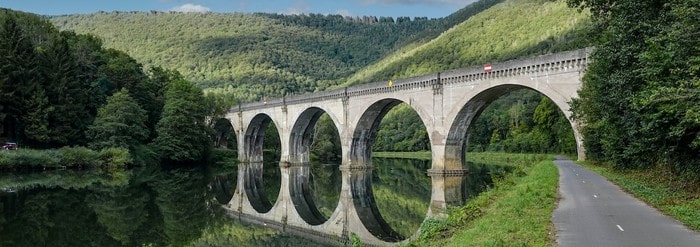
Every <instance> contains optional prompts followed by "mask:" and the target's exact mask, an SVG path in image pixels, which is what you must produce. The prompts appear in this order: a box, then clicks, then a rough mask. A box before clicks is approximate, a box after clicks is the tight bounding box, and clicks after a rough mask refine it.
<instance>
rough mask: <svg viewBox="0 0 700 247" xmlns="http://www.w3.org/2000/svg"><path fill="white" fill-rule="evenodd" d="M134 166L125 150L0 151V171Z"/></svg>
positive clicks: (78, 148) (74, 148)
mask: <svg viewBox="0 0 700 247" xmlns="http://www.w3.org/2000/svg"><path fill="white" fill-rule="evenodd" d="M129 164H132V159H131V156H130V154H129V151H128V150H126V149H123V148H107V149H103V150H101V151H99V152H98V151H93V150H90V149H87V148H85V147H72V148H71V147H63V148H60V149H48V150H36V149H25V148H22V149H18V150H12V151H7V150H6V151H0V169H6V168H12V169H36V168H64V167H71V168H82V167H99V166H106V167H110V168H120V167H125V166H126V165H129Z"/></svg>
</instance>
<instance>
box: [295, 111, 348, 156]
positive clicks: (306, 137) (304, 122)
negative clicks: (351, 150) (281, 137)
mask: <svg viewBox="0 0 700 247" xmlns="http://www.w3.org/2000/svg"><path fill="white" fill-rule="evenodd" d="M324 113H326V114H328V116H330V118H331V120H332V121H333V126H335V129H336V131H340V128H339V127H340V126H339V125H338V121H337V119H336V118H335V117H334V116H333V114H332V113H331V112H328V111H326V110H324V109H322V108H320V107H317V106H312V107H309V108H306V109H305V110H304V111H302V112H301V114H299V116H298V117H296V118H295V119H296V120H295V121H294V125H293V126H292V129H291V132H290V133H289V162H292V163H307V162H309V153H310V152H311V144H312V142H313V132H314V129H315V127H316V123H317V122H318V119H319V118H320V117H321V116H322V115H323V114H324ZM337 134H338V136H340V133H339V132H338V133H337ZM341 151H342V150H341Z"/></svg>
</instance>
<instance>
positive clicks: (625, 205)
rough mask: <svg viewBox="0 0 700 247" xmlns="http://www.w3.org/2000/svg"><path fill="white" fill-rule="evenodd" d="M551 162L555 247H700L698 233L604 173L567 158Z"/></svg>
mask: <svg viewBox="0 0 700 247" xmlns="http://www.w3.org/2000/svg"><path fill="white" fill-rule="evenodd" d="M555 164H556V165H557V167H558V168H559V195H560V197H561V199H560V201H559V206H558V207H557V209H556V210H555V211H554V216H553V217H552V222H554V226H555V227H556V229H557V244H558V245H559V246H561V247H570V246H586V247H588V246H615V247H618V246H620V247H622V246H634V247H639V246H654V247H656V246H683V247H684V246H688V247H700V234H699V233H697V232H694V231H691V230H689V229H688V228H687V227H685V226H684V225H682V224H681V223H680V222H678V221H676V220H675V219H673V218H671V217H668V216H666V215H663V214H661V213H660V212H659V211H657V210H656V209H654V208H652V207H650V206H647V205H646V204H645V203H644V202H642V201H640V200H639V199H636V198H634V197H632V196H630V195H629V194H627V193H625V192H623V191H622V190H620V188H619V187H618V186H617V185H615V184H613V183H611V182H610V181H608V180H607V179H605V178H603V177H602V176H600V175H598V174H596V173H593V172H591V171H590V170H588V169H586V168H584V167H581V166H579V165H578V164H575V163H574V162H573V161H571V160H556V161H555Z"/></svg>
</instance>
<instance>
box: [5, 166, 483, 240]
mask: <svg viewBox="0 0 700 247" xmlns="http://www.w3.org/2000/svg"><path fill="white" fill-rule="evenodd" d="M373 163H374V166H375V169H374V170H373V171H372V191H373V196H374V199H375V201H376V206H377V208H378V209H379V212H380V213H381V215H382V218H383V219H384V220H386V222H387V223H388V225H389V226H390V227H391V228H392V229H393V230H395V231H396V232H398V233H400V234H401V235H403V236H410V235H411V234H412V233H413V232H415V231H416V230H417V229H418V227H419V226H420V223H421V222H422V220H423V218H424V217H425V214H426V212H427V208H428V205H429V200H430V188H431V180H430V177H428V176H427V174H426V170H427V169H428V167H429V166H430V162H429V161H420V160H410V159H374V160H373ZM484 167H486V166H484ZM263 169H264V171H265V174H266V175H264V176H263V187H264V191H265V194H266V195H265V197H266V198H268V200H269V201H270V202H271V203H272V204H274V202H275V201H276V199H277V195H278V194H279V186H280V172H279V166H278V165H277V164H276V162H275V163H272V164H267V165H264V168H263ZM237 170H238V167H237V166H236V165H233V164H232V165H227V166H226V165H225V166H217V167H197V168H177V169H165V168H138V169H132V170H127V171H114V172H104V171H52V172H44V173H31V174H0V246H142V245H151V246H314V245H319V246H320V245H321V244H314V243H312V242H310V241H308V240H305V239H303V238H300V237H294V236H289V235H286V234H284V233H281V232H278V231H275V230H272V229H267V228H261V227H256V226H251V225H247V224H244V223H242V222H239V221H237V220H235V219H231V218H229V217H227V216H225V214H224V211H223V210H222V208H221V204H222V203H225V202H228V200H230V198H231V196H232V194H233V191H234V190H235V184H236V179H237V175H236V172H237ZM268 170H269V171H268ZM275 170H277V171H276V172H275ZM488 170H489V169H485V170H484V171H485V172H484V173H483V174H484V175H480V176H476V175H474V176H470V177H469V178H463V181H464V182H465V183H464V185H463V186H462V189H461V192H460V193H462V195H464V196H463V201H466V200H468V198H470V197H471V196H473V195H475V194H478V192H480V191H482V190H483V188H486V187H487V186H488V185H489V184H490V176H488V173H489V172H488ZM341 178H342V177H341V175H340V171H339V168H338V165H327V164H312V165H311V176H310V182H309V184H310V186H309V187H310V188H309V189H310V190H309V191H310V193H311V195H312V198H313V200H314V202H315V205H316V206H317V207H318V210H319V211H320V212H321V214H322V215H323V216H325V217H326V218H327V217H329V216H330V215H331V214H332V212H333V211H334V210H335V207H336V206H337V201H338V198H339V194H340V185H341ZM460 179H462V178H460Z"/></svg>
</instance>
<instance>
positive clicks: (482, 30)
mask: <svg viewBox="0 0 700 247" xmlns="http://www.w3.org/2000/svg"><path fill="white" fill-rule="evenodd" d="M587 23H589V14H588V12H586V11H583V12H581V11H578V10H576V9H573V8H569V7H567V5H566V3H565V2H564V1H551V0H508V1H503V3H500V4H497V5H494V6H493V7H491V8H489V9H487V10H485V11H482V12H480V13H478V14H476V15H474V16H473V17H472V18H470V19H468V20H466V21H464V22H462V23H459V24H458V25H456V26H454V27H453V28H451V29H450V30H448V31H447V32H445V33H443V34H442V35H440V36H439V37H437V38H436V39H433V40H430V41H428V42H421V41H418V42H414V43H411V44H409V45H407V46H405V47H404V48H402V49H399V50H398V51H396V52H394V53H392V54H390V55H388V56H386V57H384V58H383V59H382V60H380V61H378V62H376V63H373V64H371V65H369V66H367V67H366V68H364V69H362V70H361V71H359V72H358V73H356V74H355V75H353V76H352V77H350V78H349V79H348V81H347V83H346V84H345V85H354V84H362V83H366V82H370V81H381V80H388V79H396V78H405V77H410V76H418V75H422V74H427V73H432V72H438V71H443V70H449V69H457V68H463V67H468V66H473V65H479V64H484V63H489V62H490V63H494V62H499V61H506V60H510V59H516V58H521V57H527V56H533V55H540V54H546V53H551V52H557V51H565V50H573V49H578V48H584V47H587V46H589V45H590V42H588V41H586V39H585V38H584V36H583V35H582V32H584V30H585V29H584V26H585V25H586V24H587Z"/></svg>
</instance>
